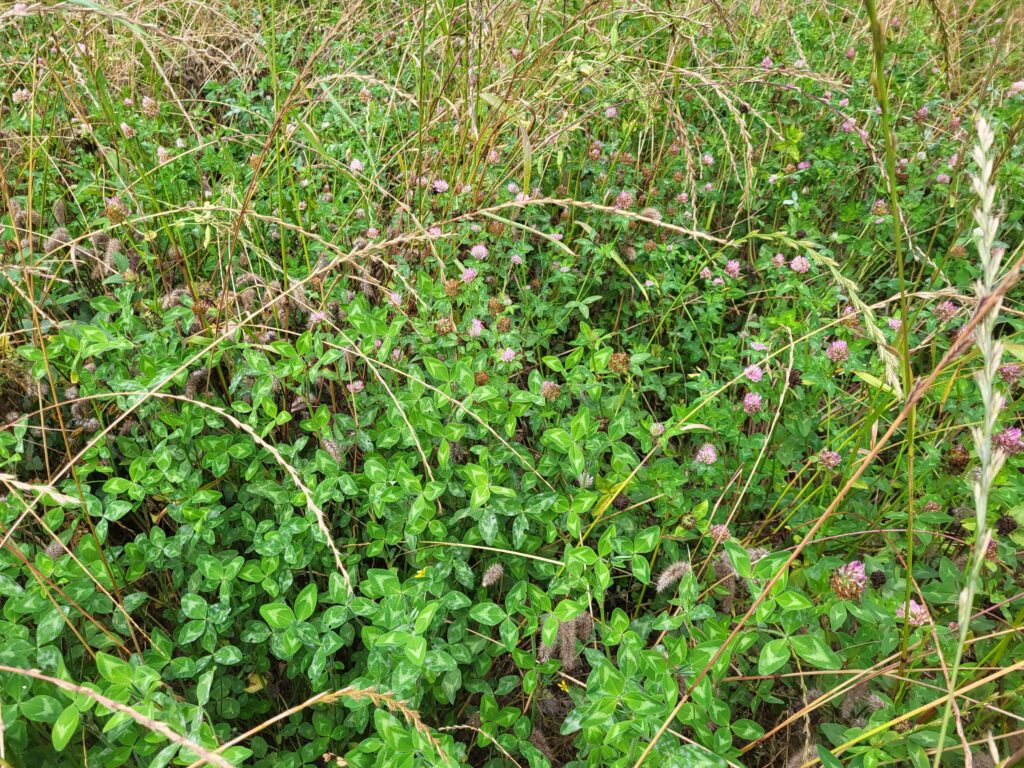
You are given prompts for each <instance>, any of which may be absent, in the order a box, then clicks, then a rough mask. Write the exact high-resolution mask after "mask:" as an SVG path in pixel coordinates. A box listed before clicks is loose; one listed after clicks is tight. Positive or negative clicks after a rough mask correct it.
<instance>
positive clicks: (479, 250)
mask: <svg viewBox="0 0 1024 768" xmlns="http://www.w3.org/2000/svg"><path fill="white" fill-rule="evenodd" d="M469 255H470V256H472V257H473V258H474V259H480V261H485V260H486V259H487V246H486V245H481V244H480V243H477V244H476V245H474V246H473V247H472V248H470V249H469Z"/></svg>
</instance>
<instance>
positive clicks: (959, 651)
mask: <svg viewBox="0 0 1024 768" xmlns="http://www.w3.org/2000/svg"><path fill="white" fill-rule="evenodd" d="M977 127H978V142H977V144H976V145H975V147H974V153H973V156H974V162H975V163H976V164H977V166H978V173H977V175H976V176H972V177H971V186H972V187H973V188H974V193H975V194H976V195H977V196H978V207H977V208H975V209H974V220H975V222H977V224H978V226H977V228H976V229H975V230H974V237H975V239H976V241H977V243H978V260H979V261H980V263H981V279H980V280H978V282H977V283H976V284H975V286H974V291H975V294H976V295H977V297H978V302H979V303H981V302H982V301H984V300H985V299H986V297H988V296H989V295H990V294H991V293H992V291H993V289H994V288H995V285H996V282H997V279H998V275H999V265H1000V262H1001V261H1002V251H1001V250H996V249H994V248H993V247H992V246H993V243H994V242H995V239H996V232H997V231H998V230H999V215H998V214H997V213H996V212H995V210H994V208H995V196H996V186H995V180H994V179H993V178H992V175H993V168H994V160H993V157H992V144H993V141H994V135H993V133H992V128H991V126H989V124H988V122H987V121H986V120H985V119H984V118H983V117H979V118H978V122H977ZM1001 305H1002V300H1001V299H998V298H997V300H996V303H995V306H994V307H993V308H992V311H991V312H989V313H988V314H987V315H986V316H985V317H984V318H983V319H982V321H981V322H980V323H978V325H977V326H976V327H975V329H974V341H975V343H976V344H977V345H978V351H979V352H980V353H981V361H982V362H981V368H979V369H978V372H977V373H976V374H975V375H974V378H975V380H976V381H977V382H978V390H979V391H980V392H981V402H982V406H983V407H984V409H985V413H984V416H983V417H982V419H981V423H980V424H978V425H977V426H975V427H972V428H971V434H972V435H973V436H974V446H975V449H976V450H977V452H978V473H977V477H976V479H975V481H974V511H975V526H976V533H975V537H974V551H973V552H972V553H971V566H970V569H969V570H968V571H967V581H966V583H965V584H964V588H963V589H962V590H961V592H960V605H959V617H958V618H959V625H960V626H959V630H960V634H959V637H958V639H957V645H956V656H955V657H954V660H953V669H952V672H951V673H950V679H949V690H950V692H952V691H954V690H956V684H957V677H958V674H959V672H960V661H961V658H962V656H963V649H964V644H965V643H966V642H967V631H968V629H969V625H970V621H971V610H972V607H973V605H974V596H975V594H976V593H977V591H978V583H979V581H980V580H981V567H982V565H983V564H984V562H985V554H986V552H987V551H988V546H989V543H990V542H991V540H992V531H991V529H990V528H989V526H988V497H989V493H990V492H991V490H992V484H993V482H994V481H995V479H996V476H997V475H998V474H999V470H1000V469H1001V468H1002V466H1003V462H1004V461H1006V453H1005V452H1004V451H1003V450H1002V449H1001V448H997V447H995V446H994V445H993V442H992V437H993V435H994V433H995V427H996V421H997V419H998V418H999V412H1000V411H1001V410H1002V409H1003V402H1004V398H1003V394H1002V392H1000V391H999V390H998V389H996V377H997V376H998V375H999V363H1000V361H1001V360H1002V356H1003V345H1002V344H1001V343H1000V342H999V341H998V340H997V339H996V338H995V326H996V322H997V320H998V316H999V309H1000V306H1001ZM952 701H953V699H952V695H951V696H950V697H949V699H948V700H947V701H946V706H945V708H944V709H943V712H942V724H941V725H940V726H939V738H938V741H937V742H936V750H935V760H934V763H933V765H934V766H935V768H938V766H939V765H940V763H941V760H942V746H943V741H944V739H945V737H946V729H947V727H948V726H949V714H950V710H951V706H952Z"/></svg>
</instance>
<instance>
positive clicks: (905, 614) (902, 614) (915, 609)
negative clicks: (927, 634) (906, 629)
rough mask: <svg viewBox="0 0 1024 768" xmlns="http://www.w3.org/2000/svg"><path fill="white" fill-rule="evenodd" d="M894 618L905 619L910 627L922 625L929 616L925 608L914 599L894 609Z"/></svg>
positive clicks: (926, 621)
mask: <svg viewBox="0 0 1024 768" xmlns="http://www.w3.org/2000/svg"><path fill="white" fill-rule="evenodd" d="M896 618H897V619H906V620H907V623H908V624H910V626H912V627H923V626H924V625H925V624H927V623H928V619H929V618H930V617H929V616H928V609H927V608H925V607H924V606H923V605H921V604H920V603H918V602H917V601H916V600H911V601H910V602H909V604H908V605H901V606H899V607H898V608H897V609H896Z"/></svg>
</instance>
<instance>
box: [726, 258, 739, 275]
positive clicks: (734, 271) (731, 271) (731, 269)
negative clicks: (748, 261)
mask: <svg viewBox="0 0 1024 768" xmlns="http://www.w3.org/2000/svg"><path fill="white" fill-rule="evenodd" d="M725 274H727V275H728V276H729V277H739V276H740V263H739V261H737V260H736V259H729V261H727V262H726V264H725Z"/></svg>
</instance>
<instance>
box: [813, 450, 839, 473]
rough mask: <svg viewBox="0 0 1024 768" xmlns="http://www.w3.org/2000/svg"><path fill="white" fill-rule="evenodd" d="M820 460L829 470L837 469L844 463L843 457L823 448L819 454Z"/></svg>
mask: <svg viewBox="0 0 1024 768" xmlns="http://www.w3.org/2000/svg"><path fill="white" fill-rule="evenodd" d="M818 460H819V461H820V462H821V463H822V464H824V465H825V466H826V467H828V468H829V469H835V468H836V467H838V466H839V465H840V464H842V463H843V457H842V456H840V455H839V454H838V453H836V452H835V451H833V450H831V449H829V448H823V449H822V450H821V453H819V454H818Z"/></svg>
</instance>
